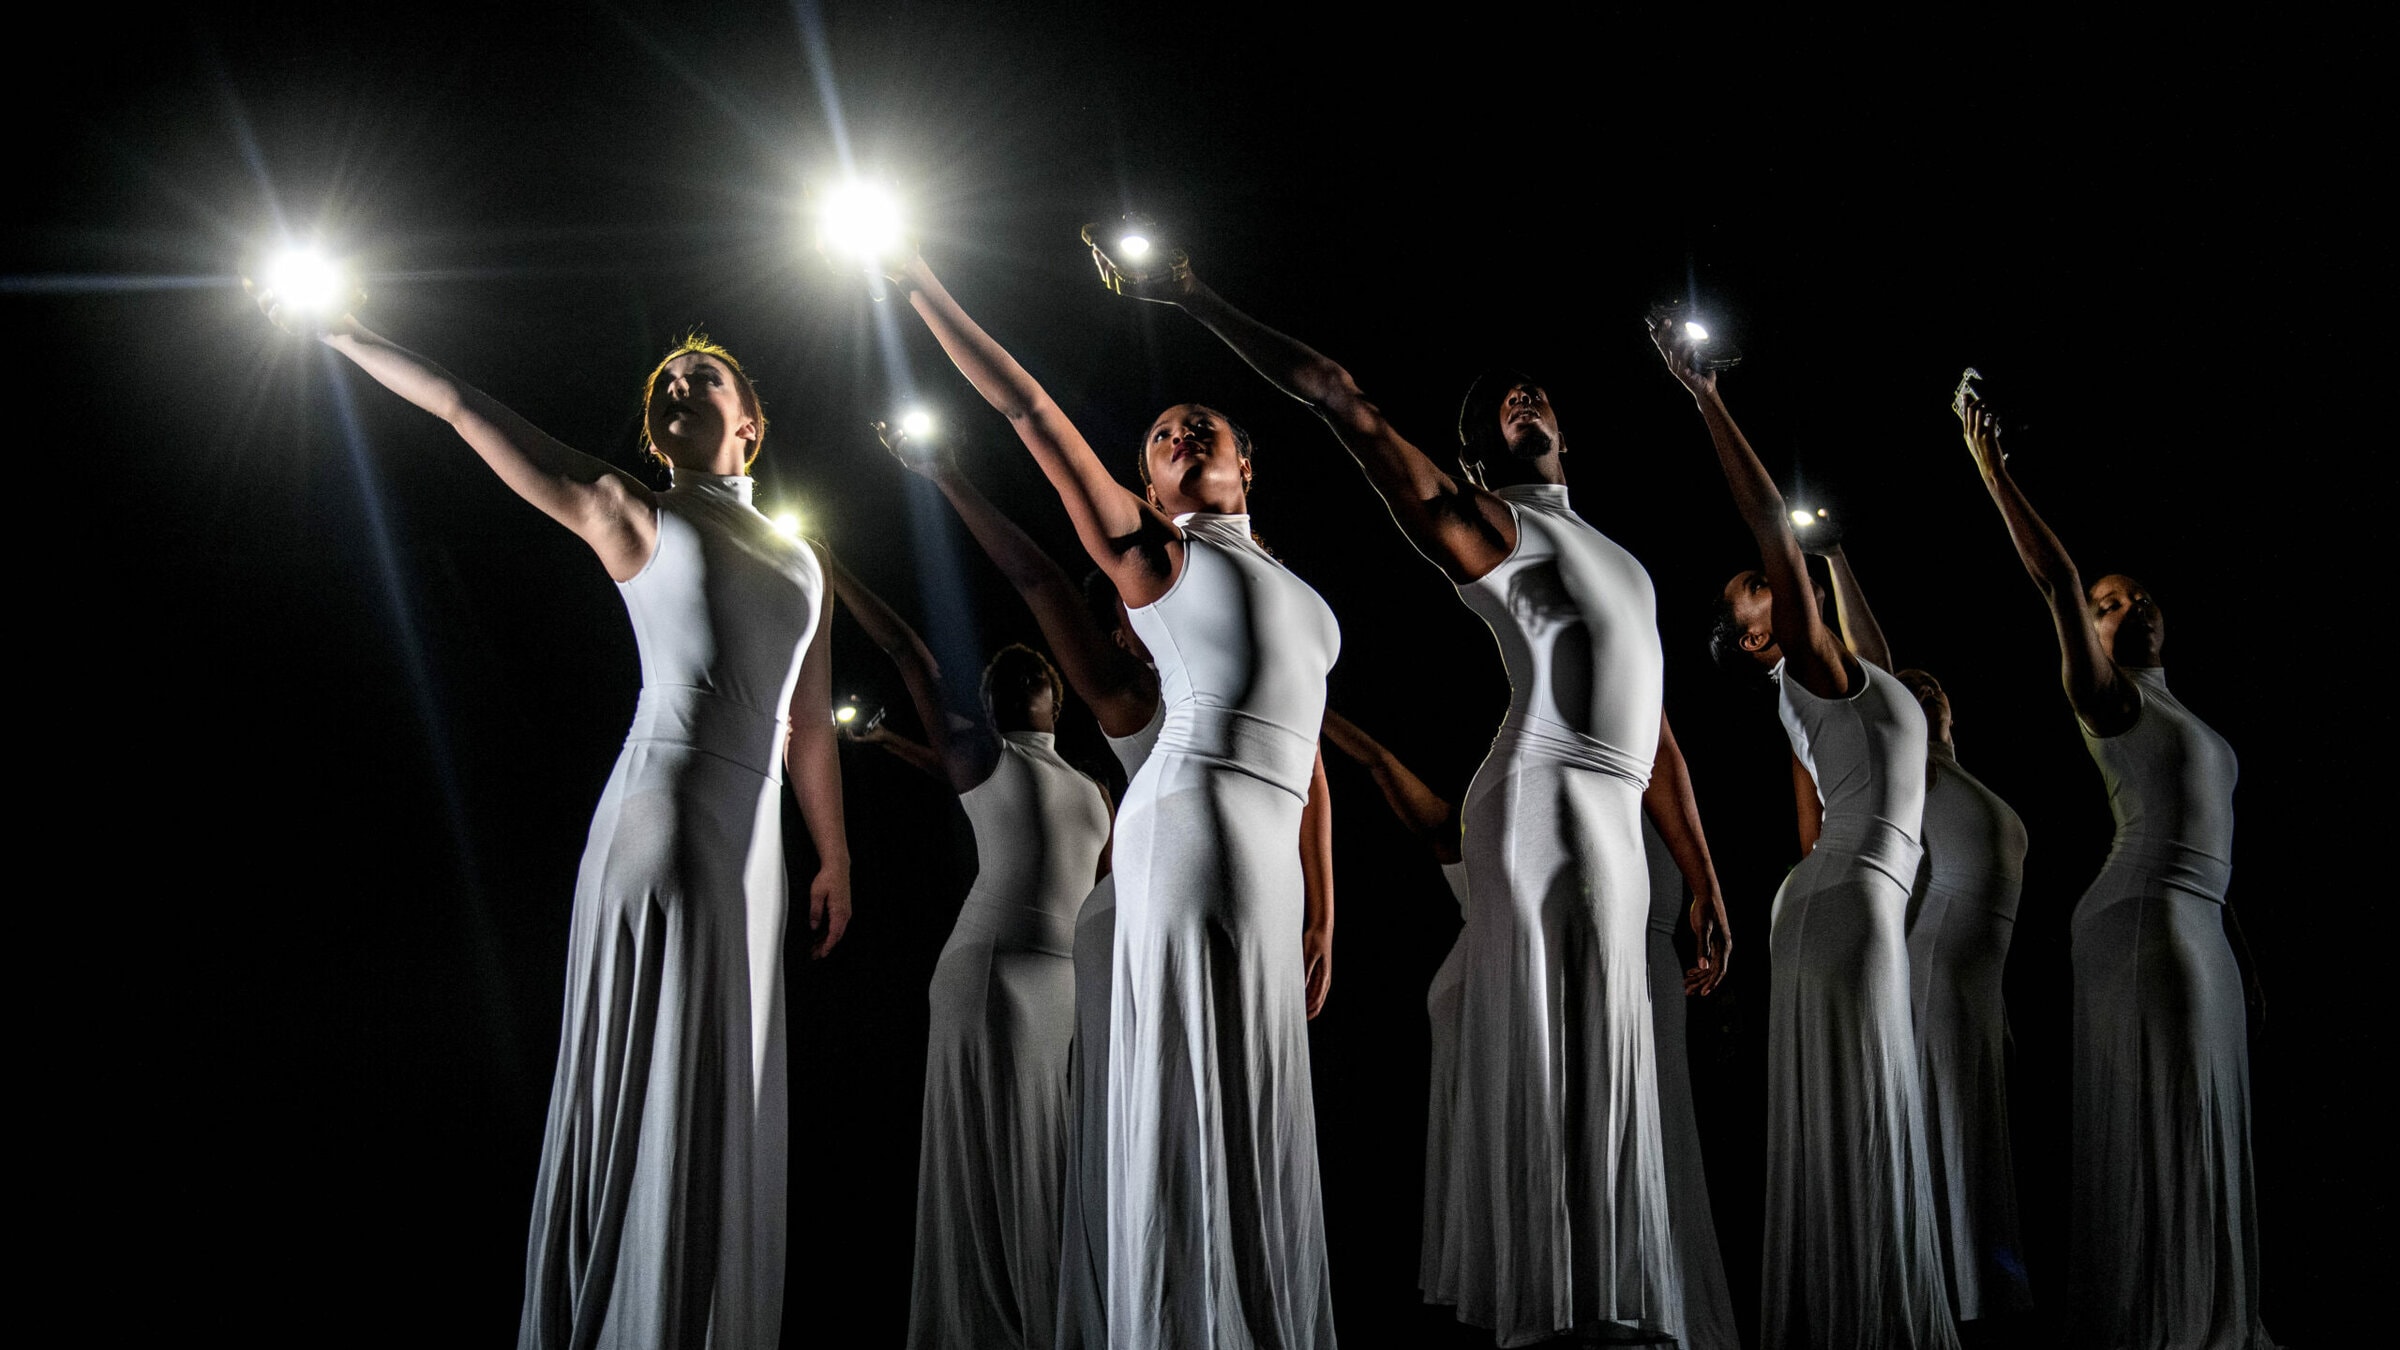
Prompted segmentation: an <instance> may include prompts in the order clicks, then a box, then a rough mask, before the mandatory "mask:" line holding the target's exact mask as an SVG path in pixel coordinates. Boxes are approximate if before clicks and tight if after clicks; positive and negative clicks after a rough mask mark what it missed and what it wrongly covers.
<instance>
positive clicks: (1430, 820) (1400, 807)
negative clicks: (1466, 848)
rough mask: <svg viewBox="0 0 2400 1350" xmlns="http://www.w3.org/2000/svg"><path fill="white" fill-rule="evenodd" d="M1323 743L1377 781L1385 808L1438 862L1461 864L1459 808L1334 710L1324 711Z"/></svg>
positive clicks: (1377, 787)
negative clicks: (1388, 808)
mask: <svg viewBox="0 0 2400 1350" xmlns="http://www.w3.org/2000/svg"><path fill="white" fill-rule="evenodd" d="M1325 743H1326V744H1328V745H1330V746H1332V747H1333V748H1334V750H1335V751H1336V752H1337V753H1339V754H1341V755H1342V756H1343V757H1345V758H1347V759H1351V760H1355V761H1357V763H1358V764H1359V765H1360V766H1361V767H1362V768H1364V769H1365V770H1366V771H1367V776H1368V777H1370V778H1372V779H1374V780H1375V787H1376V789H1377V790H1378V791H1380V792H1382V793H1383V801H1384V805H1386V806H1389V807H1390V808H1391V809H1392V814H1393V815H1395V816H1398V817H1399V818H1400V823H1401V824H1402V825H1404V826H1406V827H1407V828H1408V832H1409V833H1410V834H1413V835H1415V836H1416V837H1417V838H1418V839H1421V840H1423V841H1424V843H1425V846H1426V847H1427V848H1428V849H1430V850H1432V852H1433V858H1434V861H1435V862H1438V863H1441V864H1442V865H1444V866H1448V865H1449V864H1451V863H1454V862H1457V861H1458V813H1457V811H1456V809H1455V808H1453V807H1452V806H1451V804H1450V803H1449V802H1448V801H1445V800H1443V798H1442V796H1441V794H1440V793H1437V792H1435V791H1434V790H1433V789H1432V788H1429V787H1427V786H1426V785H1425V780H1423V779H1421V778H1419V777H1417V776H1416V775H1415V774H1414V773H1411V772H1410V771H1409V768H1408V766H1407V765H1406V764H1403V763H1401V762H1400V757H1399V756H1397V755H1395V754H1393V753H1392V752H1391V751H1390V750H1389V749H1388V748H1386V747H1385V746H1384V744H1383V743H1382V742H1381V741H1378V740H1376V739H1375V738H1374V737H1372V736H1370V735H1368V734H1367V733H1366V732H1364V731H1362V730H1360V729H1359V726H1358V724H1357V723H1355V722H1353V721H1351V720H1350V719H1349V718H1347V717H1344V716H1342V715H1341V714H1340V713H1338V712H1335V711H1333V710H1332V709H1330V708H1328V709H1326V710H1325Z"/></svg>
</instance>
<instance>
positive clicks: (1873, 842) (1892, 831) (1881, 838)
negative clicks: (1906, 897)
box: [1816, 816, 1925, 890]
mask: <svg viewBox="0 0 2400 1350" xmlns="http://www.w3.org/2000/svg"><path fill="white" fill-rule="evenodd" d="M1816 852H1818V853H1844V854H1848V855H1849V856H1851V857H1853V858H1856V859H1858V860H1859V861H1860V862H1862V863H1865V864H1866V865H1867V866H1869V867H1872V868H1874V869H1875V870H1876V871H1878V872H1881V873H1883V874H1884V875H1885V876H1887V877H1890V878H1891V879H1892V880H1894V881H1897V882H1899V883H1900V886H1901V889H1903V890H1913V889H1915V888H1916V884H1917V863H1918V861H1919V860H1921V859H1922V858H1923V857H1924V856H1925V846H1924V845H1922V844H1920V843H1918V842H1917V841H1916V840H1914V839H1911V838H1909V837H1908V832H1907V831H1906V830H1903V829H1901V828H1900V827H1899V826H1897V825H1894V824H1893V823H1891V822H1890V821H1888V820H1877V819H1874V818H1872V817H1847V818H1845V817H1834V816H1828V817H1826V820H1825V825H1824V828H1823V830H1822V831H1821V832H1820V833H1819V834H1818V835H1817V847H1816Z"/></svg>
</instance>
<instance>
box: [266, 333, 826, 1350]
mask: <svg viewBox="0 0 2400 1350" xmlns="http://www.w3.org/2000/svg"><path fill="white" fill-rule="evenodd" d="M259 301H260V305H261V307H262V308H264V309H266V310H267V312H268V314H269V317H271V318H273V319H275V320H276V321H277V322H278V323H287V324H288V323H292V322H294V321H293V319H292V318H291V316H290V315H288V314H286V313H285V312H284V311H283V309H282V307H281V306H280V304H279V303H278V300H277V297H275V296H274V295H273V294H272V293H267V294H262V295H261V296H260V297H259ZM317 336H319V337H320V338H321V339H322V340H323V341H324V343H325V344H326V345H327V346H329V347H331V348H332V349H333V350H335V351H337V352H340V353H341V354H342V355H343V356H346V357H348V358H349V359H350V360H351V361H353V362H355V363H356V364H357V365H358V367H359V368H360V369H362V370H364V371H365V372H366V373H367V374H368V375H370V376H372V377H374V379H375V380H376V381H378V382H379V383H381V384H383V385H384V386H385V387H386V388H388V389H390V390H392V391H393V392H394V393H396V394H398V395H400V396H401V397H402V398H405V399H407V400H408V401H409V402H411V403H413V404H415V405H417V406H418V407H420V408H423V409H425V410H426V411H427V412H430V413H432V414H434V415H435V416H437V417H440V418H442V419H443V420H444V421H446V422H448V423H450V425H451V426H452V427H453V428H454V429H455V430H456V431H457V432H458V434H459V435H460V437H461V438H463V439H464V440H465V441H466V442H467V444H468V445H469V446H470V447H472V448H473V449H474V450H475V452H476V453H477V454H478V455H480V456H481V457H482V458H483V460H484V462H485V463H486V464H488V465H490V466H491V468H492V470H493V471H494V472H495V473H497V474H498V475H499V476H500V478H501V480H502V481H503V482H505V483H507V484H508V485H509V487H510V488H512V489H513V490H515V491H516V493H517V494H518V495H519V496H521V497H523V498H524V499H525V500H526V501H527V502H529V503H531V504H532V505H533V506H535V507H536V508H538V509H539V510H541V511H542V512H543V514H545V515H548V516H549V517H550V518H551V519H553V520H556V521H557V522H559V523H560V524H562V525H564V526H566V527H567V528H568V529H570V530H572V531H574V532H575V534H576V535H577V537H579V538H581V539H582V540H583V541H584V542H585V543H586V544H588V545H590V546H591V549H592V551H593V552H594V553H596V554H598V555H599V558H600V562H601V565H602V566H603V567H605V568H606V569H607V571H608V574H609V575H610V576H611V577H612V578H614V579H615V580H616V582H617V585H618V589H619V591H620V592H621V593H622V594H623V596H624V598H625V606H626V609H627V611H628V613H629V614H630V615H631V617H632V620H633V631H634V639H635V642H636V645H637V647H638V649H639V651H640V654H641V669H642V695H641V702H640V705H639V706H638V707H637V709H636V710H635V713H634V721H633V727H632V730H631V732H630V733H629V734H628V735H627V737H626V742H625V750H624V753H623V754H622V755H621V756H619V758H618V760H617V765H616V769H615V770H614V772H612V773H611V774H610V775H609V779H608V786H607V788H606V790H605V791H604V792H603V793H602V795H601V799H600V806H599V810H598V811H597V812H596V813H595V814H594V816H593V818H592V828H591V835H590V839H589V842H588V843H587V844H586V846H585V849H584V856H583V865H582V868H581V870H580V871H579V872H578V874H577V877H576V882H575V906H574V917H573V920H572V923H573V927H572V932H571V935H570V937H569V941H568V949H567V983H566V1016H565V1026H564V1028H563V1030H562V1033H561V1035H560V1038H559V1052H558V1070H557V1076H556V1078H555V1080H554V1082H553V1084H552V1088H551V1097H550V1114H549V1123H548V1126H547V1128H546V1130H545V1132H544V1135H543V1140H542V1161H541V1174H540V1180H539V1182H538V1183H537V1188H536V1191H535V1195H534V1205H533V1222H532V1232H531V1235H530V1238H529V1240H528V1242H527V1252H526V1273H525V1302H524V1307H523V1311H522V1315H521V1318H520V1321H519V1324H518V1332H517V1343H518V1345H519V1346H520V1347H522V1350H550V1348H551V1347H567V1346H576V1347H584V1346H625V1347H643V1350H652V1348H654V1347H673V1348H675V1350H685V1348H687V1347H688V1348H689V1350H699V1347H702V1346H704V1345H705V1346H709V1347H713V1350H743V1348H745V1347H762V1348H764V1350H772V1347H774V1346H775V1345H776V1344H777V1343H778V1339H779V1337H780V1335H781V1329H782V1309H783V1273H784V1272H783V1260H784V1224H785V1217H784V1214H785V1211H784V1206H785V1195H784V1193H785V1177H786V1160H785V1153H786V1141H787V1123H786V1122H787V1109H786V1106H787V1104H786V1093H787V1080H786V1077H785V1063H784V1053H785V1051H784V1004H783V943H784V930H785V917H786V909H787V904H788V902H787V898H786V894H785V881H784V871H783V837H782V816H781V805H780V800H781V795H782V780H783V777H784V775H785V773H786V772H787V771H788V772H789V774H790V778H791V783H792V791H793V795H794V796H795V797H797V798H798V800H799V804H800V808H801V813H802V815H803V817H804V818H805V820H806V822H807V826H808V830H809V834H810V835H811V837H812V838H813V839H814V841H815V844H816V848H817V853H818V857H819V859H820V868H819V871H818V873H817V875H816V878H815V880H814V881H813V882H812V883H811V885H810V888H809V909H810V918H811V922H812V924H813V925H815V926H816V928H817V931H818V933H819V937H818V940H817V943H816V952H817V954H818V955H820V956H822V955H823V954H825V953H826V952H827V951H829V950H831V949H832V947H833V945H834V943H835V942H837V941H839V940H840V938H841V934H842V929H843V927H844V926H845V925H846V924H847V922H848V920H849V913H850V882H849V865H850V855H849V851H848V847H847V844H846V843H845V841H844V838H843V833H842V809H841V782H840V771H839V765H838V761H837V758H836V755H835V745H834V737H833V719H832V709H831V701H832V700H831V693H830V687H831V678H832V677H831V665H830V660H831V658H830V653H829V650H828V647H829V643H828V638H827V629H826V626H825V623H824V615H825V607H826V606H827V605H829V604H830V603H831V599H832V597H831V595H830V594H829V593H828V592H827V591H826V589H825V585H824V573H823V570H822V567H821V565H820V562H819V560H818V558H817V556H816V554H815V553H814V552H813V551H812V550H810V549H809V548H808V547H807V546H806V545H803V544H800V543H798V542H796V541H793V540H789V539H786V538H784V537H783V536H782V535H780V534H778V533H777V532H776V530H775V528H774V527H773V525H772V524H771V523H770V522H769V521H768V520H767V519H766V517H764V516H762V515H760V514H759V513H758V512H757V511H756V510H755V509H754V508H753V507H752V506H751V504H750V489H751V482H750V479H749V478H747V477H745V476H743V474H744V472H745V471H746V470H747V469H748V467H749V464H750V461H751V459H752V458H753V457H755V455H756V454H757V452H758V445H759V442H760V440H761V438H762V437H763V436H764V434H765V430H766V418H765V414H764V412H763V410H762V409H761V408H760V406H759V403H758V399H757V396H756V394H755V393H754V392H753V391H752V390H751V388H750V384H749V381H748V379H747V378H746V377H745V376H744V375H743V374H742V372H741V367H740V366H739V364H738V363H736V362H735V361H734V360H733V358H732V356H731V355H730V354H729V353H727V352H725V351H724V350H723V349H722V348H720V347H716V346H714V345H712V344H709V343H707V342H706V341H705V340H704V339H687V340H686V341H685V342H684V344H683V345H682V346H681V347H679V348H678V349H677V350H676V351H675V352H674V353H671V354H670V355H669V356H668V358H667V359H666V360H665V361H664V362H662V363H661V364H660V365H659V367H658V369H657V370H655V371H653V372H652V374H651V377H650V380H649V382H648V384H647V385H646V386H645V387H644V390H643V427H644V430H645V433H646V435H647V437H648V439H649V443H650V447H651V449H652V453H654V454H656V455H658V456H659V457H660V458H662V459H665V460H667V461H669V462H671V463H672V464H673V465H674V474H675V485H674V487H673V488H672V489H671V490H670V491H667V492H664V493H656V492H652V491H651V490H650V489H649V488H647V487H646V486H644V485H643V484H641V483H640V482H638V481H636V480H635V479H633V478H632V477H630V476H628V475H626V474H624V473H622V472H620V471H618V470H616V469H614V468H611V467H610V466H609V465H607V464H606V463H603V462H602V461H600V460H597V459H593V458H591V457H589V456H586V455H583V454H579V453H577V452H576V451H574V450H571V449H569V448H567V447H566V446H564V445H562V444H560V443H559V442H557V441H555V440H552V439H551V438H550V437H548V436H546V435H544V434H543V433H542V432H541V431H539V430H537V429H536V428H535V427H533V426H532V424H530V423H528V422H526V421H525V420H524V419H523V418H522V417H519V416H518V415H517V414H515V413H513V412H511V411H510V410H508V409H507V408H505V407H503V406H501V405H500V404H499V403H498V402H496V401H495V400H493V399H492V398H491V397H490V396H489V395H487V394H484V393H483V392H482V391H480V390H477V389H474V388H472V387H470V386H468V385H466V384H465V383H463V382H461V381H460V380H458V379H457V378H455V377H454V376H452V375H451V374H450V373H449V372H447V371H445V370H443V369H442V368H441V367H439V366H437V365H435V364H433V363H432V362H430V361H428V360H426V359H424V358H423V357H421V356H418V355H416V354H415V353H413V352H410V351H408V350H406V349H404V348H402V347H400V346H399V345H398V344H396V343H393V342H392V341H390V340H389V339H387V338H384V337H382V336H381V335H379V334H376V333H373V332H371V331H369V330H368V329H367V328H366V327H365V326H364V325H362V324H360V323H358V321H357V320H356V319H355V318H353V317H351V316H349V315H344V316H342V318H341V319H339V320H338V321H336V322H334V323H332V324H331V325H330V326H327V327H325V328H323V329H322V330H320V331H318V332H317Z"/></svg>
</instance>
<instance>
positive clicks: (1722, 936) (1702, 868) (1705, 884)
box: [1642, 713, 1733, 994]
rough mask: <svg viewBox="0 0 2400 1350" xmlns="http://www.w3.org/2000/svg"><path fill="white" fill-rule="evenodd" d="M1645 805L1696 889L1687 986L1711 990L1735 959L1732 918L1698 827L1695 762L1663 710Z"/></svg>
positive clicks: (1702, 991) (1685, 977)
mask: <svg viewBox="0 0 2400 1350" xmlns="http://www.w3.org/2000/svg"><path fill="white" fill-rule="evenodd" d="M1642 807H1643V809H1644V810H1646V811H1648V812H1649V813H1650V822H1651V823H1652V824H1654V825H1656V826H1657V827H1658V836H1659V838H1660V839H1662V840H1664V841H1665V842H1666V845H1667V852H1669V853H1671V854H1673V855H1674V856H1675V867H1676V869H1677V870H1678V871H1680V872H1682V873H1683V882H1684V885H1686V886H1689V887H1690V888H1691V891H1692V907H1691V915H1690V922H1691V925H1692V951H1693V954H1694V955H1695V956H1696V957H1697V958H1698V959H1697V960H1696V961H1695V962H1694V964H1693V966H1692V968H1691V969H1690V970H1687V971H1685V972H1684V974H1683V991H1684V992H1685V993H1687V994H1713V993H1715V992H1716V989H1717V986H1718V985H1719V984H1721V983H1723V982H1724V980H1725V972H1726V969H1727V968H1728V966H1729V965H1730V964H1731V963H1732V960H1733V923H1732V921H1731V920H1730V919H1728V918H1727V917H1726V914H1725V891H1724V888H1723V887H1722V886H1720V885H1719V884H1718V883H1717V866H1716V863H1715V862H1714V860H1712V859H1711V858H1710V857H1709V856H1708V835H1707V834H1706V833H1705V832H1703V831H1702V830H1701V828H1700V799H1699V798H1698V797H1697V796H1695V795H1693V792H1692V771H1691V766H1689V765H1688V764H1686V763H1684V759H1683V747H1682V746H1681V745H1678V744H1677V743H1676V741H1675V730H1674V728H1673V727H1670V726H1668V725H1667V718H1666V714H1664V713H1661V714H1659V718H1658V758H1657V759H1656V760H1655V761H1653V762H1652V764H1651V766H1650V786H1649V787H1648V788H1647V789H1645V790H1644V791H1643V793H1642Z"/></svg>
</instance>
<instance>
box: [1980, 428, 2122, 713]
mask: <svg viewBox="0 0 2400 1350" xmlns="http://www.w3.org/2000/svg"><path fill="white" fill-rule="evenodd" d="M1958 415H1959V421H1960V425H1961V426H1962V428H1963V429H1964V431H1965V433H1966V438H1967V449H1968V451H1969V452H1970V453H1972V454H1973V455H1974V457H1975V467H1976V469H1977V470H1978V471H1979V472H1980V473H1981V474H1982V475H1983V486H1984V490H1985V491H1987V492H1989V493H1991V495H1992V504H1993V505H1994V506H1997V507H1999V508H2000V519H2001V520H2002V521H2003V522H2005V523H2006V524H2007V526H2008V537H2009V540H2010V542H2012V543H2014V544H2015V545H2016V546H2017V557H2018V558H2019V559H2020V560H2021V561H2023V562H2024V564H2025V571H2026V573H2027V574H2028V575H2030V576H2031V577H2032V578H2033V584H2034V588H2035V589H2036V590H2039V591H2040V592H2041V593H2042V602H2043V603H2044V604H2046V605H2048V606H2049V607H2050V622H2051V625H2052V626H2053V627H2054V628H2056V629H2057V631H2058V653H2059V679H2060V682H2061V683H2063V684H2064V685H2065V686H2066V690H2067V702H2068V703H2069V704H2071V705H2072V706H2073V707H2074V709H2075V715H2076V716H2078V717H2080V718H2082V719H2083V721H2084V725H2086V726H2088V727H2090V728H2091V729H2092V732H2093V734H2094V735H2098V736H2114V735H2116V734H2118V733H2119V732H2122V731H2123V730H2125V729H2126V728H2127V727H2129V726H2132V725H2133V719H2134V714H2135V712H2136V710H2137V709H2138V708H2139V707H2140V701H2139V698H2138V696H2137V695H2136V694H2135V693H2134V691H2133V689H2132V687H2131V682H2130V681H2128V680H2126V679H2125V678H2124V677H2123V676H2121V675H2120V674H2119V673H2118V671H2117V662H2116V658H2115V657H2113V656H2111V655H2109V652H2108V648H2107V647H2106V645H2104V644H2103V643H2102V642H2101V641H2100V633H2099V630H2098V629H2096V628H2094V627H2093V626H2092V615H2091V611H2090V610H2089V609H2088V608H2086V607H2085V604H2084V596H2083V578H2082V576H2081V575H2080V574H2079V573H2078V572H2077V571H2076V570H2075V560H2074V559H2072V558H2070V557H2068V556H2067V550H2066V546H2065V545H2063V544H2061V543H2059V542H2058V536H2057V535H2055V534H2052V533H2051V532H2050V527H2049V526H2048V525H2045V524H2043V523H2042V518H2041V517H2040V516H2039V515H2036V514H2035V513H2034V509H2033V503H2032V502H2029V501H2027V500H2026V499H2025V494H2024V492H2023V491H2021V490H2019V488H2018V487H2017V480H2016V479H2015V478H2014V477H2012V476H2011V475H2010V474H2009V472H2008V464H2007V461H2006V459H2005V458H2004V457H2003V456H2002V455H2001V453H2000V423H1999V422H1998V420H1996V419H1995V418H1994V417H1993V416H1992V414H1991V410H1990V409H1988V408H1986V407H1985V406H1984V405H1983V404H1982V403H1981V402H1972V401H1971V402H1966V403H1962V404H1961V405H1960V406H1959V408H1958Z"/></svg>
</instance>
